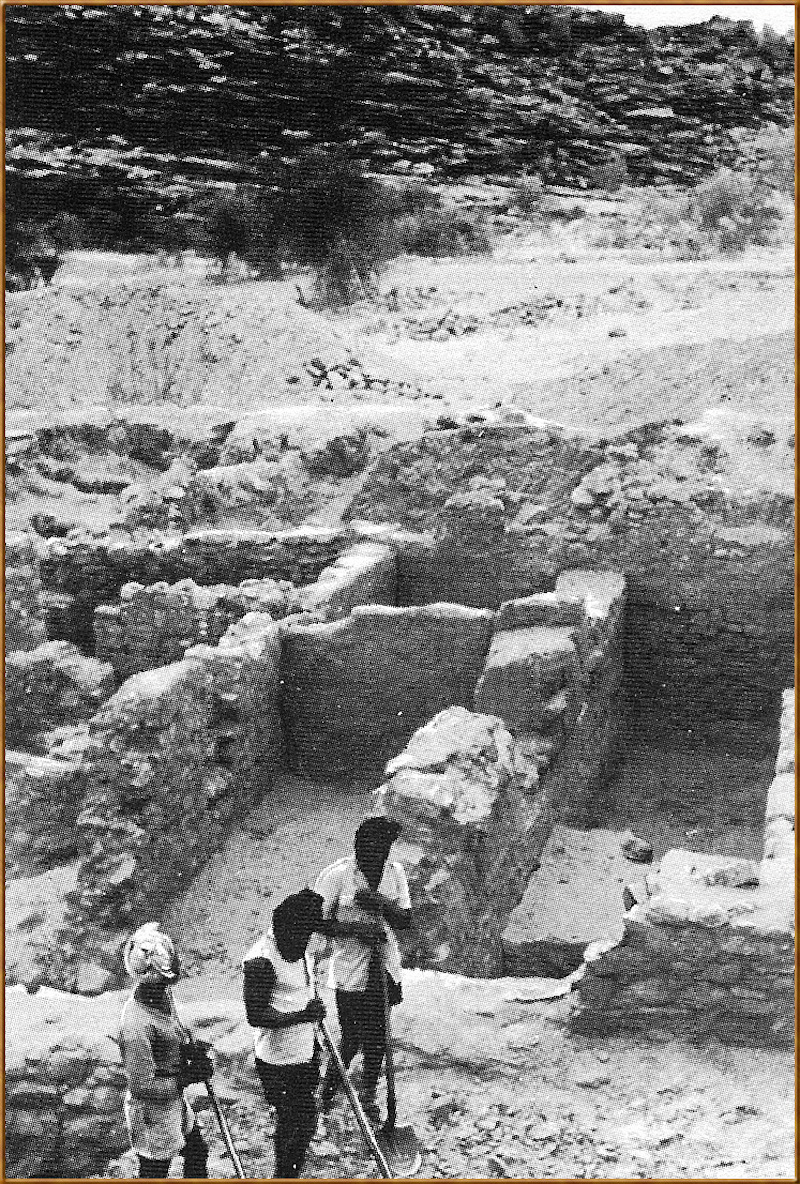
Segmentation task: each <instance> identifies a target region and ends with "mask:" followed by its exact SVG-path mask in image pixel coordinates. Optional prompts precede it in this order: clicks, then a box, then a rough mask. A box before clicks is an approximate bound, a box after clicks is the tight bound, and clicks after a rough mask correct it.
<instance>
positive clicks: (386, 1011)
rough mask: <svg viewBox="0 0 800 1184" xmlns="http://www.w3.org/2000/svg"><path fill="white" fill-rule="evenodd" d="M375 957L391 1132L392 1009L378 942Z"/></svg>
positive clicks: (393, 1100) (394, 1103)
mask: <svg viewBox="0 0 800 1184" xmlns="http://www.w3.org/2000/svg"><path fill="white" fill-rule="evenodd" d="M375 956H376V958H377V959H378V971H379V973H380V976H381V994H382V995H383V1025H384V1030H385V1036H386V1129H387V1130H389V1131H392V1130H394V1128H395V1126H396V1124H397V1096H396V1094H395V1088H394V1054H393V1052H392V1008H391V1005H390V1003H389V984H388V982H387V975H386V957H385V955H384V952H383V946H382V944H381V943H380V942H378V944H377V945H376V947H375Z"/></svg>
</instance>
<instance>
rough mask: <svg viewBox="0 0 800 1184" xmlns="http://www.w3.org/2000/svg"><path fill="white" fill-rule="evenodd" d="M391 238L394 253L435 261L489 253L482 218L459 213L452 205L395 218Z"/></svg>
mask: <svg viewBox="0 0 800 1184" xmlns="http://www.w3.org/2000/svg"><path fill="white" fill-rule="evenodd" d="M391 237H392V242H393V246H394V248H395V251H396V252H397V253H401V252H406V253H407V254H409V255H424V256H428V257H430V258H435V259H438V258H444V257H448V256H454V255H488V254H490V253H491V243H490V240H489V232H488V227H487V224H486V218H485V216H484V215H482V214H476V213H470V212H466V211H460V210H458V209H456V208H455V207H454V206H442V207H441V208H438V209H433V210H424V211H423V212H422V213H420V214H407V215H405V216H404V217H402V218H398V219H397V221H396V222H395V225H394V227H393V230H392V236H391Z"/></svg>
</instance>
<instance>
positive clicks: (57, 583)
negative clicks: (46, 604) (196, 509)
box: [41, 527, 349, 648]
mask: <svg viewBox="0 0 800 1184" xmlns="http://www.w3.org/2000/svg"><path fill="white" fill-rule="evenodd" d="M348 541H349V537H348V535H347V532H346V531H344V530H337V529H333V528H330V529H328V528H322V527H320V528H317V529H297V530H281V531H261V530H194V531H190V532H189V533H187V534H185V535H183V536H181V537H175V536H172V535H159V534H153V535H150V536H148V537H146V538H142V537H139V536H133V535H119V534H115V535H113V536H112V535H100V536H94V535H90V534H87V533H86V532H79V531H74V532H70V534H69V535H67V537H66V538H63V539H60V538H54V539H48V540H47V543H46V544H45V555H44V557H43V559H42V565H41V570H42V586H43V588H44V589H45V593H46V596H47V597H48V598H49V599H50V602H51V604H52V615H53V621H54V625H55V626H56V628H57V629H58V630H59V632H58V633H53V634H52V635H53V636H60V637H62V638H63V639H64V640H67V641H74V642H75V643H76V644H79V645H82V646H84V647H88V648H91V647H92V645H93V629H92V626H93V615H94V611H95V609H96V608H97V607H98V606H99V605H101V604H113V603H114V602H115V601H116V600H117V599H118V597H119V595H120V593H121V591H122V588H123V587H124V585H125V584H129V583H138V584H143V585H151V584H155V583H158V582H159V581H163V582H165V583H167V584H174V583H176V582H177V581H178V580H185V579H191V580H194V581H195V583H197V584H201V585H203V586H209V585H214V584H231V585H237V584H240V583H241V582H242V581H243V580H264V579H273V580H288V581H289V582H290V583H292V584H296V585H298V586H300V585H305V584H309V583H312V582H313V581H314V580H316V579H317V577H318V576H319V574H320V572H321V571H322V570H323V569H324V568H325V567H328V566H329V565H330V564H331V563H333V562H334V561H335V560H336V559H337V558H338V556H339V555H340V554H341V552H342V551H343V550H344V548H345V547H346V546H347V543H348Z"/></svg>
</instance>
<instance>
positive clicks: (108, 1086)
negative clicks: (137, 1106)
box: [5, 990, 128, 1179]
mask: <svg viewBox="0 0 800 1184" xmlns="http://www.w3.org/2000/svg"><path fill="white" fill-rule="evenodd" d="M122 1002H123V999H122V997H121V996H116V995H112V996H108V997H107V998H105V999H103V1000H88V999H80V998H76V997H75V996H74V995H70V996H63V995H62V996H58V995H55V994H50V995H45V994H39V995H37V996H29V995H27V994H26V993H24V992H23V991H19V990H16V991H7V992H6V1001H5V1015H6V1032H7V1036H8V1041H7V1044H6V1065H5V1071H6V1078H5V1080H6V1097H5V1102H6V1114H5V1135H6V1137H5V1150H6V1164H5V1168H6V1174H7V1176H8V1177H9V1178H19V1179H31V1178H33V1177H39V1178H41V1177H45V1178H58V1177H62V1178H72V1179H76V1178H78V1179H86V1178H87V1177H89V1176H93V1175H101V1174H102V1173H103V1171H104V1170H105V1168H106V1165H107V1163H108V1161H109V1159H111V1158H112V1157H113V1156H114V1155H116V1154H119V1153H120V1152H122V1151H123V1150H124V1149H125V1148H126V1146H127V1145H128V1137H127V1132H126V1130H125V1119H124V1115H123V1110H122V1100H123V1097H124V1092H125V1077H124V1074H123V1071H122V1065H121V1063H120V1055H119V1048H118V1047H117V1044H116V1041H115V1040H114V1036H115V1035H116V1031H117V1027H118V1021H119V1013H120V1010H121V1008H122Z"/></svg>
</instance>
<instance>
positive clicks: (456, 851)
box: [377, 707, 553, 977]
mask: <svg viewBox="0 0 800 1184" xmlns="http://www.w3.org/2000/svg"><path fill="white" fill-rule="evenodd" d="M377 800H378V802H379V805H380V808H381V809H382V810H384V811H385V812H386V813H388V814H389V815H390V816H392V817H394V818H396V819H397V820H398V821H399V822H400V823H401V824H402V826H403V834H402V837H401V840H399V841H398V844H397V855H398V858H399V859H401V860H402V862H403V864H404V866H405V867H406V870H407V872H408V877H409V886H410V888H411V897H412V899H413V901H414V912H415V917H416V924H415V926H414V930H413V935H412V936H411V937H410V939H409V940H408V941H407V942H406V943H405V953H406V957H407V959H408V960H409V961H410V964H412V965H417V966H429V967H435V968H437V969H439V970H448V971H453V972H457V973H462V974H467V975H474V976H476V977H493V976H497V975H499V974H500V973H502V966H503V945H502V933H503V929H504V927H505V924H506V922H507V920H508V916H509V914H510V913H511V911H512V909H513V908H514V906H515V905H516V904H518V902H519V900H520V898H521V897H522V894H523V892H524V891H525V886H526V884H527V882H528V879H529V877H530V875H531V872H532V871H533V870H534V868H535V867H536V866H537V863H538V859H539V856H540V855H541V852H542V849H543V848H544V845H545V843H546V841H547V838H548V836H549V834H550V830H551V828H552V825H553V802H552V800H551V798H550V797H549V795H548V794H547V793H545V792H543V791H542V787H541V786H540V783H539V778H538V773H537V770H536V764H535V762H534V761H532V760H531V759H530V756H529V754H528V753H527V752H526V751H525V749H524V748H523V747H521V746H520V745H518V744H517V743H516V741H515V740H514V738H513V737H512V736H511V734H510V732H509V731H508V730H507V728H506V727H505V726H504V725H503V723H502V722H501V721H500V720H499V719H497V718H496V717H495V716H491V715H480V714H477V713H473V712H470V711H467V710H466V709H465V708H463V707H450V708H448V709H447V710H446V711H442V712H440V713H439V714H438V715H437V716H435V717H434V719H432V720H431V721H430V722H429V723H427V724H426V725H425V726H424V727H423V728H420V729H419V731H417V732H416V733H415V734H414V736H412V738H411V740H410V741H409V744H408V746H407V747H406V748H405V749H404V751H403V752H402V753H400V755H399V756H397V757H395V758H394V759H393V760H391V761H390V762H389V764H388V765H387V767H386V781H385V782H384V784H383V785H382V786H381V788H380V789H379V790H378V793H377Z"/></svg>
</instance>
